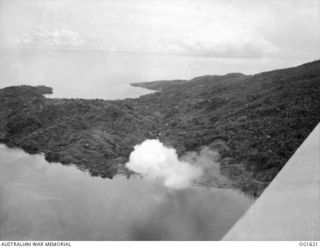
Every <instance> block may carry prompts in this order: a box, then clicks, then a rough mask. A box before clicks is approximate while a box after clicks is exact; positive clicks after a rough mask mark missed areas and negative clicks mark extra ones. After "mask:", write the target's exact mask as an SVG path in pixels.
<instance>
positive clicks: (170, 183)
mask: <svg viewBox="0 0 320 248" xmlns="http://www.w3.org/2000/svg"><path fill="white" fill-rule="evenodd" d="M126 167H127V168H128V169H130V170H132V171H134V172H137V173H139V174H141V175H142V176H143V177H144V178H147V179H154V180H161V181H163V184H164V185H165V186H167V187H169V188H174V189H181V188H186V187H189V186H190V184H191V182H193V181H194V180H196V179H197V178H199V177H201V175H202V169H201V168H200V167H195V166H193V165H191V164H189V163H188V162H186V161H181V160H179V159H178V155H177V153H176V150H175V149H173V148H168V147H165V146H164V145H163V144H162V143H161V142H160V141H159V140H155V139H152V140H145V141H144V142H142V143H141V144H140V145H136V146H135V148H134V151H133V152H132V153H131V154H130V158H129V162H128V163H127V164H126Z"/></svg>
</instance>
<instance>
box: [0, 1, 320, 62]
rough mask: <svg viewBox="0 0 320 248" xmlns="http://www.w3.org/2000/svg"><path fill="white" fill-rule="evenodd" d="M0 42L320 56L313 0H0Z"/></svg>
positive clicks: (318, 8) (319, 18)
mask: <svg viewBox="0 0 320 248" xmlns="http://www.w3.org/2000/svg"><path fill="white" fill-rule="evenodd" d="M0 46H1V47H28V48H30V47H33V48H41V49H44V48H45V49H67V50H68V49H70V50H73V49H89V50H100V49H103V50H107V51H112V52H138V53H141V52H155V53H169V54H188V55H197V56H220V57H229V56H230V57H234V56H240V57H286V58H289V57H301V58H305V59H309V58H310V59H317V58H319V57H320V1H319V0H268V1H265V0H0Z"/></svg>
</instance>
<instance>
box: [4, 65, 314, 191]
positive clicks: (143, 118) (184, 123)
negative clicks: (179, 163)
mask: <svg viewBox="0 0 320 248" xmlns="http://www.w3.org/2000/svg"><path fill="white" fill-rule="evenodd" d="M132 86H136V87H143V88H147V89H153V90H156V91H157V92H155V93H151V94H148V95H143V96H141V97H139V98H136V99H125V100H116V101H111V100H99V99H97V100H85V99H51V98H45V97H44V94H50V93H52V89H51V88H49V87H46V86H37V87H32V86H26V85H22V86H12V87H7V88H3V89H1V90H0V106H1V107H0V142H2V143H5V144H7V145H8V146H10V147H20V148H22V149H23V150H25V151H26V152H28V153H31V154H34V153H44V156H45V158H46V160H47V161H49V162H60V163H62V164H75V165H77V167H79V168H80V169H82V170H88V171H89V172H90V174H91V175H92V176H101V177H103V178H105V177H107V178H112V177H113V176H114V175H116V174H126V175H128V176H129V175H130V174H131V173H132V172H130V171H128V170H127V169H126V168H125V166H124V164H125V163H126V162H127V161H128V157H129V154H130V153H131V152H132V150H133V147H134V146H135V145H136V144H139V143H141V142H142V141H144V140H145V139H160V140H161V141H162V142H163V143H165V144H166V145H168V146H172V147H174V148H175V149H177V151H178V153H179V155H183V154H185V153H186V152H188V151H198V150H199V149H200V148H201V147H202V146H209V147H211V148H213V149H217V150H219V152H220V154H221V158H220V163H221V172H222V173H223V174H224V175H225V176H227V177H228V178H229V179H230V181H231V182H232V185H231V186H232V187H234V188H237V189H240V190H242V191H243V192H245V193H247V194H250V195H252V196H259V195H260V194H261V192H262V191H263V190H264V189H265V188H266V186H267V185H268V184H269V183H270V182H271V181H272V179H273V178H274V177H275V176H276V174H277V173H278V172H279V170H280V169H281V168H282V166H283V165H284V164H285V163H286V162H287V160H288V159H289V158H290V157H291V155H292V154H293V153H294V152H295V150H296V149H297V148H298V147H299V146H300V144H301V143H302V141H303V140H304V139H305V138H306V137H307V136H308V134H309V133H310V132H311V131H312V130H313V128H314V127H315V126H316V124H317V123H318V122H319V121H320V60H318V61H314V62H311V63H307V64H304V65H301V66H298V67H294V68H289V69H282V70H276V71H270V72H264V73H259V74H256V75H250V76H248V75H243V74H239V73H231V74H227V75H224V76H202V77H197V78H194V79H191V80H172V81H154V82H146V83H134V84H132Z"/></svg>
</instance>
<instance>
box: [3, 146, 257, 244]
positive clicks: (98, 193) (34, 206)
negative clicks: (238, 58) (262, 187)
mask: <svg viewBox="0 0 320 248" xmlns="http://www.w3.org/2000/svg"><path fill="white" fill-rule="evenodd" d="M147 144H148V143H147ZM156 147H158V146H156ZM160 147H162V146H160ZM164 148H165V147H164ZM164 151H167V150H166V149H164ZM169 154H171V155H172V154H173V155H176V154H175V152H174V150H171V152H169ZM212 157H215V153H214V152H213V151H209V150H206V148H204V149H203V150H202V151H200V152H199V153H188V154H187V155H186V156H185V157H183V158H181V159H180V160H181V161H179V160H176V159H173V158H172V157H171V160H169V161H174V162H175V166H181V164H180V162H181V163H182V165H183V166H186V167H187V168H188V169H186V168H184V169H183V171H184V174H183V175H189V173H190V172H192V173H190V174H191V176H188V180H182V179H179V180H177V181H174V180H173V179H172V178H174V179H175V178H176V177H175V176H173V175H171V174H170V173H173V172H172V171H174V172H175V173H177V172H176V171H175V170H178V169H175V170H172V171H171V170H170V169H168V170H169V171H170V173H169V175H170V180H169V182H170V183H169V185H170V186H171V187H172V186H173V185H174V187H175V188H176V189H177V188H179V190H171V189H169V188H168V187H166V186H164V185H163V184H162V183H161V184H160V183H156V181H155V180H144V179H142V178H141V177H138V176H133V177H131V178H130V179H127V178H126V177H124V176H117V177H115V178H114V179H113V180H108V179H103V178H99V177H90V175H89V173H85V172H82V171H80V170H78V169H76V168H75V167H74V166H67V167H66V166H62V165H61V164H49V163H48V162H47V161H45V160H44V158H43V156H42V155H29V154H26V153H24V152H23V151H22V150H18V149H9V148H7V147H5V146H3V145H1V144H0V240H219V239H221V237H223V235H224V234H225V233H226V232H227V231H228V230H229V229H230V228H231V227H232V225H233V224H234V223H235V222H236V221H237V220H238V219H239V217H240V216H241V215H242V214H243V213H244V211H245V210H246V209H247V208H248V207H249V206H250V205H251V203H252V200H251V199H248V198H247V197H245V196H244V195H243V194H242V193H240V192H238V191H236V190H232V189H224V188H223V189H219V188H215V187H210V188H209V187H197V186H193V187H187V186H188V185H189V186H191V184H193V183H194V182H195V183H197V182H198V181H199V180H201V182H202V180H206V176H208V175H209V177H210V178H212V176H211V175H210V174H208V175H207V171H206V170H208V169H207V168H206V167H205V166H204V164H206V166H208V167H209V168H210V170H209V171H210V172H211V173H212V174H214V175H217V174H215V172H214V171H215V170H216V171H218V167H215V165H216V166H217V164H215V163H214V162H212V161H211V160H210V158H212ZM209 160H210V161H209ZM158 165H159V164H158ZM159 166H160V165H159ZM178 168H180V167H178ZM194 168H196V169H194ZM200 168H201V169H200ZM212 168H215V169H212ZM198 169H200V171H202V173H203V174H199V170H198ZM178 172H179V170H178ZM186 172H188V173H186ZM193 173H194V174H193ZM164 175H166V174H164ZM199 177H200V178H199ZM157 179H158V180H162V182H164V181H165V179H166V178H164V177H162V179H159V178H158V177H157ZM171 179H172V180H173V181H174V182H179V183H172V181H171ZM167 183H168V182H167ZM182 185H183V186H184V187H187V188H184V189H182V188H181V187H182Z"/></svg>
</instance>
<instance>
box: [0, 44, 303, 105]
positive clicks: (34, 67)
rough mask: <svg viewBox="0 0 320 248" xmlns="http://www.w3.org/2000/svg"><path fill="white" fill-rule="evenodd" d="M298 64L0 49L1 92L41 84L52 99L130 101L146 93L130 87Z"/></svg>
mask: <svg viewBox="0 0 320 248" xmlns="http://www.w3.org/2000/svg"><path fill="white" fill-rule="evenodd" d="M301 63H303V61H300V60H299V59H295V60H292V59H259V58H257V59H248V58H212V57H192V56H180V55H179V56H178V55H164V54H138V53H110V52H103V51H82V52H79V51H44V50H32V49H29V50H27V49H24V50H22V49H17V50H14V49H6V50H4V49H1V50H0V88H3V87H5V86H10V85H20V84H28V85H39V84H44V85H48V86H51V87H53V88H54V95H53V97H66V98H103V99H121V98H133V97H137V96H140V95H143V94H146V93H150V91H148V90H145V89H140V88H135V87H131V86H130V83H133V82H145V81H152V80H162V79H168V80H170V79H191V78H193V77H197V76H201V75H208V74H210V75H216V74H226V73H230V72H242V73H245V74H254V73H258V72H262V71H267V70H273V69H278V68H285V67H291V66H296V65H299V64H301Z"/></svg>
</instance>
